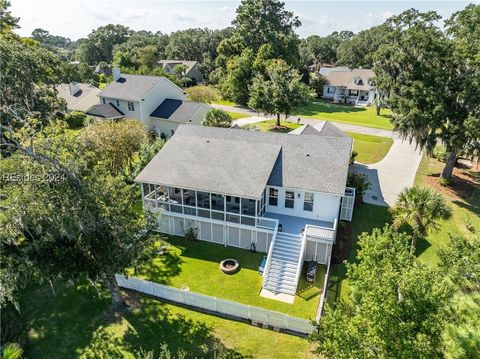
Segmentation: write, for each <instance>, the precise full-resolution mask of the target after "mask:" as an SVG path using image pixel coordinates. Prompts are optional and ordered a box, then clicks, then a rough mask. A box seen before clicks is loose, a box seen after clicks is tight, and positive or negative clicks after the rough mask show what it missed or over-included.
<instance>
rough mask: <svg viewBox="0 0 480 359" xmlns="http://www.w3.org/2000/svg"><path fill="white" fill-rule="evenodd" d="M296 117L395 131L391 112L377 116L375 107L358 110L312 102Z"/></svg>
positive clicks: (298, 112)
mask: <svg viewBox="0 0 480 359" xmlns="http://www.w3.org/2000/svg"><path fill="white" fill-rule="evenodd" d="M294 116H302V117H311V118H317V119H320V120H326V121H333V122H342V123H348V124H352V125H359V126H365V127H373V128H381V129H386V130H391V129H393V125H392V123H391V122H390V111H389V110H382V114H381V115H380V116H377V113H376V111H375V108H373V107H362V108H356V107H353V106H351V105H339V104H334V103H331V102H327V101H323V100H316V101H311V102H310V103H309V104H308V105H306V106H305V107H303V108H302V109H301V110H299V111H297V112H296V113H295V115H294Z"/></svg>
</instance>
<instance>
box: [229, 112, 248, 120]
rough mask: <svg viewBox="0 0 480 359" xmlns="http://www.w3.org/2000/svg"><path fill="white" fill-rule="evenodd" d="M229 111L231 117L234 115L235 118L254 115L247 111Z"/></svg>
mask: <svg viewBox="0 0 480 359" xmlns="http://www.w3.org/2000/svg"><path fill="white" fill-rule="evenodd" d="M227 113H228V114H229V115H230V117H232V119H233V120H238V119H239V118H248V117H252V115H249V114H247V113H240V112H230V111H227Z"/></svg>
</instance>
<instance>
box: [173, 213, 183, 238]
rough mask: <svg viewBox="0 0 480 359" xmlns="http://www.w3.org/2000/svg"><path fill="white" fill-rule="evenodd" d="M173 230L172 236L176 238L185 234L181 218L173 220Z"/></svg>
mask: <svg viewBox="0 0 480 359" xmlns="http://www.w3.org/2000/svg"><path fill="white" fill-rule="evenodd" d="M173 228H174V234H175V235H177V236H183V235H184V234H185V232H184V230H183V219H182V218H176V217H174V218H173Z"/></svg>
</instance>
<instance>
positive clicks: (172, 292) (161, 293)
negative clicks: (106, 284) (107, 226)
mask: <svg viewBox="0 0 480 359" xmlns="http://www.w3.org/2000/svg"><path fill="white" fill-rule="evenodd" d="M116 278H117V283H118V285H119V286H120V287H122V288H126V289H131V290H135V291H137V292H140V293H145V294H148V295H151V296H154V297H156V298H161V299H165V300H168V301H170V302H174V303H179V304H182V305H187V306H190V307H194V308H199V309H203V310H207V311H209V312H214V313H218V314H222V315H226V316H229V317H233V318H239V319H244V320H250V321H252V322H256V323H259V324H264V325H268V326H270V327H273V328H279V329H284V330H288V331H291V332H295V333H299V334H303V335H308V334H310V333H312V332H313V331H314V329H315V326H314V325H313V322H312V321H310V320H307V319H303V318H297V317H291V316H289V315H288V314H285V313H280V312H275V311H272V310H267V309H263V308H258V307H254V306H251V305H247V304H241V303H237V302H233V301H229V300H225V299H220V298H216V297H211V296H208V295H204V294H199V293H194V292H189V291H184V290H181V289H178V288H174V287H169V286H166V285H162V284H158V283H154V282H150V281H146V280H143V279H139V278H134V277H129V278H126V277H125V276H123V275H121V274H117V275H116ZM252 295H256V293H252Z"/></svg>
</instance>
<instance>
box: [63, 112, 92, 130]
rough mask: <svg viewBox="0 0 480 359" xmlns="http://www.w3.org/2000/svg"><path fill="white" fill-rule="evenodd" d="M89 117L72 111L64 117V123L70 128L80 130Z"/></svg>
mask: <svg viewBox="0 0 480 359" xmlns="http://www.w3.org/2000/svg"><path fill="white" fill-rule="evenodd" d="M88 117H89V116H87V115H85V114H84V113H83V112H80V111H72V112H70V113H67V114H66V115H65V122H67V124H68V127H70V128H80V127H82V126H84V124H85V121H87V119H88Z"/></svg>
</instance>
